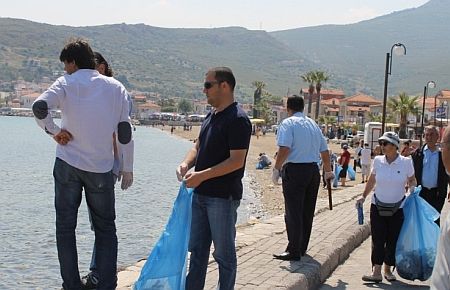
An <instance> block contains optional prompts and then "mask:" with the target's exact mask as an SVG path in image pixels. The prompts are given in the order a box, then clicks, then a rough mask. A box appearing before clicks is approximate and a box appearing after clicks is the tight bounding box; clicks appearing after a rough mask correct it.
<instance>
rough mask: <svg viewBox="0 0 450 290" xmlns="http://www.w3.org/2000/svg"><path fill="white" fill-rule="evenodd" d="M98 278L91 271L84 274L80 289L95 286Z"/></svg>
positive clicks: (93, 287)
mask: <svg viewBox="0 0 450 290" xmlns="http://www.w3.org/2000/svg"><path fill="white" fill-rule="evenodd" d="M97 284H98V278H97V277H96V276H95V275H94V273H93V272H90V273H89V274H87V275H86V276H84V277H82V278H81V289H83V290H85V289H86V290H87V289H95V288H97Z"/></svg>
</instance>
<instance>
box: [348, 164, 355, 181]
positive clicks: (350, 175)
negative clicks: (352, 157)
mask: <svg viewBox="0 0 450 290" xmlns="http://www.w3.org/2000/svg"><path fill="white" fill-rule="evenodd" d="M347 173H348V177H350V180H355V178H356V172H355V170H353V167H351V166H349V167H348V169H347Z"/></svg>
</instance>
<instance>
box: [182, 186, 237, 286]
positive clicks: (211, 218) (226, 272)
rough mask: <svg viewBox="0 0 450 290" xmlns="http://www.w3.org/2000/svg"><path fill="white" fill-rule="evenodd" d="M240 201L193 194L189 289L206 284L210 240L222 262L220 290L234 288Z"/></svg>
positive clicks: (214, 254)
mask: <svg viewBox="0 0 450 290" xmlns="http://www.w3.org/2000/svg"><path fill="white" fill-rule="evenodd" d="M239 204H240V201H239V200H232V199H231V198H230V199H224V198H217V197H209V196H205V195H200V194H194V196H193V197H192V223H191V237H190V240H189V252H191V257H190V264H189V273H188V275H187V278H186V290H201V289H203V288H204V286H205V278H206V270H207V268H208V259H209V251H210V248H211V241H212V242H213V243H214V252H213V257H214V260H216V262H217V264H219V287H218V288H217V289H220V290H232V289H234V284H235V281H236V271H237V258H236V247H235V238H236V227H235V225H236V219H237V208H238V207H239Z"/></svg>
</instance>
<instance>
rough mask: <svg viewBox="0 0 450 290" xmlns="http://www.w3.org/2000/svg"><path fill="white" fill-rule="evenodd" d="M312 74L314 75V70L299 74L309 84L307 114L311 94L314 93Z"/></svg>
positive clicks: (309, 109) (309, 113)
mask: <svg viewBox="0 0 450 290" xmlns="http://www.w3.org/2000/svg"><path fill="white" fill-rule="evenodd" d="M313 76H314V72H313V71H310V72H307V73H306V74H304V75H302V76H300V77H301V78H302V80H303V81H304V82H305V83H308V84H309V88H308V116H310V115H311V103H312V96H313V94H314V80H313Z"/></svg>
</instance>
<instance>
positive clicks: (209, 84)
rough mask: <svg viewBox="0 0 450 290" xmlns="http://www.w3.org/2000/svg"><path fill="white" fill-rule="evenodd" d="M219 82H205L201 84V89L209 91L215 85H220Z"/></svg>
mask: <svg viewBox="0 0 450 290" xmlns="http://www.w3.org/2000/svg"><path fill="white" fill-rule="evenodd" d="M220 83H221V82H219V81H213V82H205V83H204V84H203V87H204V88H205V89H207V90H209V89H210V88H212V87H213V86H214V85H215V84H220Z"/></svg>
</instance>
